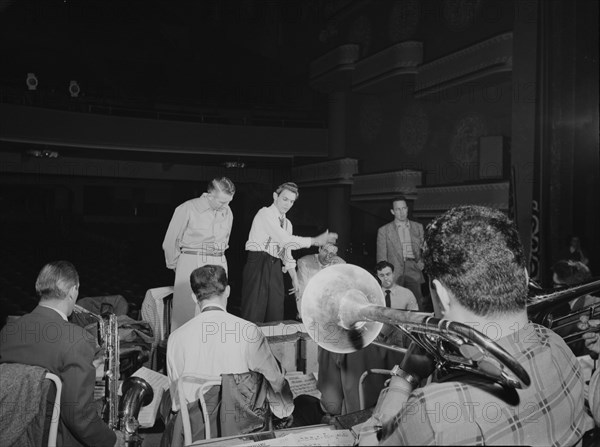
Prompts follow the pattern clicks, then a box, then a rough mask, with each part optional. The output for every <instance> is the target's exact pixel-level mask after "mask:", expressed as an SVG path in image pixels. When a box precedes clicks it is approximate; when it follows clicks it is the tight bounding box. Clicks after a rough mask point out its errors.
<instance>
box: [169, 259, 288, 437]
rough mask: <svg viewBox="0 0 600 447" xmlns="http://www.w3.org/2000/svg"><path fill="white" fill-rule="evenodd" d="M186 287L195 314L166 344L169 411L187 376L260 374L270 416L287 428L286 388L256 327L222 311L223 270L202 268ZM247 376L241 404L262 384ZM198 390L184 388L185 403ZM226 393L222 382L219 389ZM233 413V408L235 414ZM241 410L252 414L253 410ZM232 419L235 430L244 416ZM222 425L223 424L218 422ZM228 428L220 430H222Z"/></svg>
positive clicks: (226, 288) (175, 406)
mask: <svg viewBox="0 0 600 447" xmlns="http://www.w3.org/2000/svg"><path fill="white" fill-rule="evenodd" d="M190 283H191V287H192V291H193V293H194V295H192V296H191V297H190V299H193V300H194V301H195V302H196V305H197V306H199V313H198V314H197V315H196V316H195V317H194V318H192V319H191V320H190V321H188V322H187V323H185V324H184V325H183V326H181V327H180V328H178V329H176V330H175V331H174V332H173V333H172V334H171V335H170V336H169V341H168V345H167V372H168V376H169V381H170V383H171V393H172V396H171V398H172V402H173V410H174V411H178V410H179V403H178V402H177V399H176V398H174V396H173V393H174V392H175V391H174V390H175V389H176V388H175V387H176V383H177V380H178V379H179V378H180V377H181V376H183V375H185V374H187V373H196V374H202V375H205V376H220V375H222V374H244V373H249V372H255V373H259V374H260V375H262V377H264V379H265V380H266V382H267V384H266V391H267V392H266V400H267V401H268V406H270V409H271V411H272V413H273V415H274V416H275V417H277V418H278V419H284V420H285V421H286V422H287V425H289V424H291V414H292V412H293V410H294V404H293V401H292V394H291V391H290V388H289V384H288V383H287V380H286V379H285V377H284V374H285V371H283V370H282V368H281V367H280V365H279V362H278V361H277V359H276V358H275V356H274V355H273V353H272V352H271V348H270V347H269V344H268V342H267V339H266V338H265V336H264V335H263V333H262V331H261V330H260V328H258V327H257V326H256V325H255V324H254V323H251V322H249V321H246V320H244V319H242V318H239V317H236V316H235V315H232V314H230V313H228V312H227V299H228V297H229V293H230V287H229V285H228V283H227V275H226V273H225V269H224V268H223V267H222V266H220V265H204V266H202V267H200V268H197V269H195V270H194V271H193V272H192V274H191V275H190ZM246 377H247V378H248V379H247V380H246V381H244V382H243V383H241V385H240V386H242V385H243V386H248V388H247V389H246V390H245V391H244V392H243V393H242V394H244V393H245V394H244V396H245V398H246V399H247V401H246V402H249V401H250V400H251V399H250V397H249V395H252V396H254V397H256V399H257V401H258V400H260V399H261V398H260V395H261V390H262V388H261V386H262V383H263V381H262V380H261V379H260V377H256V376H254V377H250V376H246ZM240 380H242V379H240ZM198 388H199V385H196V384H185V385H184V392H185V395H186V401H187V402H195V401H196V395H197V391H198ZM225 388H226V387H225V383H223V389H225ZM224 391H231V390H224ZM263 404H265V405H266V403H265V402H257V405H260V406H261V410H260V411H259V410H258V409H256V410H257V411H258V412H259V413H260V412H261V411H262V408H266V406H262V405H263ZM225 405H226V403H225V402H222V406H225ZM236 405H237V404H236ZM224 410H225V411H226V412H229V413H230V414H231V413H232V412H233V410H231V409H226V408H225V409H224ZM237 410H238V407H237V406H236V407H235V411H237ZM243 410H244V411H245V410H249V411H251V412H253V411H254V410H255V408H249V409H246V408H244V409H243ZM222 411H223V410H221V414H223V412H222ZM261 414H262V413H261ZM232 416H233V417H230V418H228V421H232V420H233V419H236V420H235V424H237V425H238V426H239V423H240V421H239V419H240V418H245V417H246V416H245V414H242V413H239V414H237V413H236V414H235V415H232ZM200 417H201V416H200ZM267 422H268V421H267ZM221 424H222V425H223V424H224V421H223V420H221ZM281 425H286V424H281ZM227 429H228V428H225V427H223V428H222V430H223V431H226V430H227ZM165 434H167V430H165ZM232 434H238V433H232ZM167 436H168V435H167ZM223 436H226V434H224V435H223ZM164 440H165V437H164V436H163V441H164ZM163 445H164V444H163Z"/></svg>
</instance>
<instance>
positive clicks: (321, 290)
mask: <svg viewBox="0 0 600 447" xmlns="http://www.w3.org/2000/svg"><path fill="white" fill-rule="evenodd" d="M373 304H374V305H377V306H385V298H384V297H383V291H382V290H381V286H380V285H379V283H378V282H377V280H376V279H375V278H374V277H373V275H371V274H370V273H369V272H367V271H366V270H364V269H362V268H360V267H358V266H356V265H352V264H336V265H332V266H329V267H327V268H325V269H323V270H321V271H320V272H319V273H317V274H316V275H315V276H313V277H312V278H311V280H310V281H309V282H308V285H307V287H306V289H305V290H304V294H303V295H302V317H303V321H304V325H305V327H306V329H307V330H308V332H309V334H310V336H311V337H312V338H313V340H315V341H316V342H317V344H318V345H319V346H321V347H322V348H324V349H327V350H328V351H332V352H337V353H340V354H348V353H351V352H354V351H356V350H357V349H360V348H362V347H364V346H366V345H368V344H370V343H371V342H373V341H374V340H375V338H377V335H378V334H379V331H381V328H382V327H383V323H381V322H378V321H364V318H362V317H361V314H360V311H361V309H363V308H365V307H367V306H369V305H373Z"/></svg>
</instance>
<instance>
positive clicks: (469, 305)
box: [382, 206, 593, 446]
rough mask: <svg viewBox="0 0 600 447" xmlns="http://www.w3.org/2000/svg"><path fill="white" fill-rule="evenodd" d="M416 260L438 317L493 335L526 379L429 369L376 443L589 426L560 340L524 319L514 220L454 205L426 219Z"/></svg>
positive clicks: (506, 436) (552, 439) (555, 435)
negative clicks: (438, 373) (525, 382)
mask: <svg viewBox="0 0 600 447" xmlns="http://www.w3.org/2000/svg"><path fill="white" fill-rule="evenodd" d="M423 260H424V263H425V272H426V273H427V275H428V276H429V278H430V288H431V293H432V298H433V304H434V309H435V312H436V316H437V317H443V318H445V319H448V320H455V321H459V322H462V323H465V324H468V325H471V326H472V327H474V328H475V329H478V330H479V331H481V332H483V333H484V334H486V335H487V336H488V337H490V338H492V339H493V340H494V341H496V342H497V343H498V344H499V345H500V346H502V347H503V348H504V349H505V350H506V351H508V353H509V354H511V355H513V356H514V357H515V358H516V360H517V362H519V363H520V364H521V365H522V366H523V367H524V368H525V370H526V371H527V373H528V374H529V377H530V378H531V385H530V386H529V387H528V388H525V389H503V388H502V387H501V386H499V385H496V384H492V383H489V381H488V382H486V381H485V380H483V379H481V378H476V377H473V376H472V375H471V376H469V375H460V376H457V375H453V376H452V377H435V378H434V379H430V381H429V383H428V384H427V385H426V386H424V387H422V388H417V389H416V390H414V391H413V392H412V393H411V394H410V396H409V398H408V401H407V402H406V403H405V404H404V405H403V406H402V408H401V410H400V411H399V412H398V413H397V414H396V416H394V430H393V431H392V432H391V435H389V436H388V437H387V438H386V439H383V440H382V444H383V445H491V444H505V445H524V444H525V445H544V446H549V445H553V446H570V445H575V444H577V443H579V442H580V440H581V438H582V436H583V435H584V433H585V432H586V431H588V430H590V429H592V428H593V421H592V420H591V418H590V416H589V415H588V414H587V413H586V411H585V409H584V392H583V390H584V384H583V379H582V374H581V371H580V367H579V365H578V362H577V360H576V358H575V356H574V355H573V353H572V352H571V350H570V349H569V348H568V347H567V345H566V344H565V342H564V341H563V340H562V338H560V337H559V336H558V335H556V334H555V333H554V332H552V331H551V330H549V329H547V328H545V327H542V326H539V325H536V324H532V323H529V321H528V318H527V309H526V299H527V281H528V278H527V272H526V269H525V257H524V254H523V248H522V245H521V243H520V241H519V236H518V232H517V230H516V228H515V227H514V225H513V224H512V222H511V221H510V220H509V219H508V218H507V217H506V216H505V215H504V214H503V213H502V212H500V211H497V210H493V209H489V208H484V207H477V206H466V207H459V208H454V209H452V210H450V211H448V212H447V213H445V214H444V215H442V216H440V217H438V218H436V219H435V220H434V221H433V222H432V223H431V224H430V225H429V226H428V227H427V230H426V232H425V243H424V250H423ZM395 379H399V378H398V377H393V378H392V381H393V380H395ZM390 396H391V394H390Z"/></svg>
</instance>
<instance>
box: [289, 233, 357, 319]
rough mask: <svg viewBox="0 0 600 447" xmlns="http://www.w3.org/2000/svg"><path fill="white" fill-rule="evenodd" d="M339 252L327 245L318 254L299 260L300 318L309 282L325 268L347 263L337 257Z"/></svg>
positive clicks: (331, 245) (334, 247)
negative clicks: (303, 295)
mask: <svg viewBox="0 0 600 447" xmlns="http://www.w3.org/2000/svg"><path fill="white" fill-rule="evenodd" d="M337 252H338V248H337V246H336V245H335V244H325V245H323V246H322V247H321V248H319V252H318V253H315V254H312V255H306V256H302V257H301V258H300V259H298V268H297V271H296V275H297V277H298V292H297V293H296V307H297V308H298V317H299V318H302V294H303V293H304V289H306V286H307V284H308V281H310V279H311V278H312V277H313V276H315V275H316V274H317V273H319V272H320V271H321V270H323V269H324V268H325V267H328V266H330V265H334V264H345V263H346V261H344V260H343V259H342V258H340V257H339V256H338V255H337Z"/></svg>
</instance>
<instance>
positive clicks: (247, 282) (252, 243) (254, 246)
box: [241, 182, 337, 323]
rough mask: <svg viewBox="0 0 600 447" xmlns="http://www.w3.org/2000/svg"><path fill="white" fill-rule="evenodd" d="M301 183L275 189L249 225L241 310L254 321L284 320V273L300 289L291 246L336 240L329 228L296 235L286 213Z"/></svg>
mask: <svg viewBox="0 0 600 447" xmlns="http://www.w3.org/2000/svg"><path fill="white" fill-rule="evenodd" d="M298 195H299V193H298V185H296V184H295V183H292V182H287V183H283V184H282V185H279V187H278V188H277V189H276V190H275V192H274V193H273V204H272V205H271V206H269V207H263V208H261V209H260V210H259V211H258V213H256V216H254V220H253V221H252V227H251V228H250V234H249V236H248V241H247V242H246V250H247V251H248V260H247V261H246V265H245V266H244V272H243V277H242V312H241V316H242V318H244V319H245V320H248V321H252V322H253V323H263V322H268V321H281V320H283V302H284V297H285V290H284V285H283V273H286V272H288V273H289V274H290V277H291V279H292V285H293V292H294V293H298V279H297V276H296V261H295V260H294V258H293V257H292V250H297V249H299V248H308V247H310V246H312V245H316V246H319V247H320V246H323V245H325V244H326V243H328V242H329V243H335V242H336V240H337V233H330V232H329V231H326V232H324V233H322V234H320V235H319V236H317V237H301V236H294V234H293V227H292V223H291V222H290V221H289V219H287V218H286V216H285V215H286V213H287V212H288V211H289V210H290V209H291V208H292V206H293V205H294V203H295V201H296V199H297V198H298Z"/></svg>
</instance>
